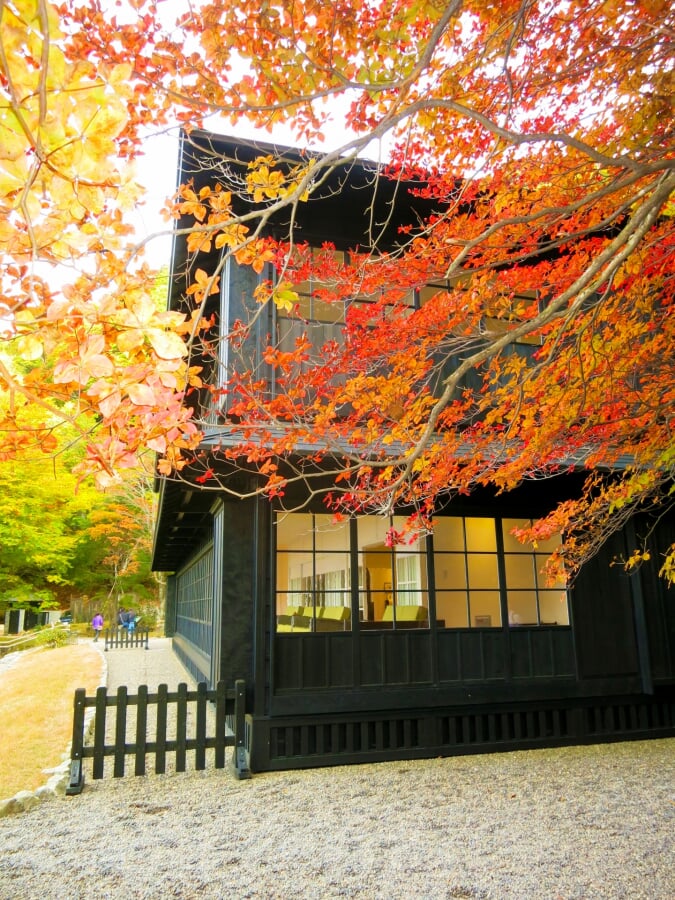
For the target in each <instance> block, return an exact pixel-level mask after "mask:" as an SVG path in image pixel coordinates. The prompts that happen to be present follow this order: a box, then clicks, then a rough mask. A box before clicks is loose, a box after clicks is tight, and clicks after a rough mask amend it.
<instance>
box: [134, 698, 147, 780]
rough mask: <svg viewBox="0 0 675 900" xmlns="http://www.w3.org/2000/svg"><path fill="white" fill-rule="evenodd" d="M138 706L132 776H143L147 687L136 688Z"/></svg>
mask: <svg viewBox="0 0 675 900" xmlns="http://www.w3.org/2000/svg"><path fill="white" fill-rule="evenodd" d="M137 703H138V706H137V707H136V763H135V766H134V775H145V754H146V747H147V742H148V738H147V729H148V686H147V684H142V685H141V686H140V687H139V688H138V699H137Z"/></svg>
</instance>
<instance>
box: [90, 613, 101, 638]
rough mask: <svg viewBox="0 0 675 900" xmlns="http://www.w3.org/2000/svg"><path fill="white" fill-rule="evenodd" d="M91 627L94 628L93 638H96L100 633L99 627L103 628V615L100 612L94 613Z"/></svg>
mask: <svg viewBox="0 0 675 900" xmlns="http://www.w3.org/2000/svg"><path fill="white" fill-rule="evenodd" d="M91 627H92V628H93V629H94V640H95V641H97V640H98V636H99V634H100V633H101V629H102V628H103V616H102V615H101V613H100V612H99V613H96V615H95V616H94V618H93V619H92V620H91Z"/></svg>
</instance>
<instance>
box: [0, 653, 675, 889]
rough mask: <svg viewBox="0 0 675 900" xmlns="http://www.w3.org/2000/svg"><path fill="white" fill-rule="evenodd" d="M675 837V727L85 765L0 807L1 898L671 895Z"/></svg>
mask: <svg viewBox="0 0 675 900" xmlns="http://www.w3.org/2000/svg"><path fill="white" fill-rule="evenodd" d="M141 652H142V651H127V653H128V654H131V653H136V654H138V653H141ZM151 653H152V651H147V656H146V657H145V659H143V657H141V660H139V665H143V666H145V667H146V676H145V677H147V678H149V681H148V683H150V684H152V677H151V676H152V672H151V671H150V669H148V667H150V668H152V665H153V663H154V661H153V660H151V659H150V656H151ZM106 656H107V657H109V659H108V666H109V668H108V678H109V683H111V682H113V681H114V680H115V678H116V677H117V676H116V675H115V669H116V667H117V665H118V662H119V663H120V665H122V667H123V668H126V673H127V681H128V683H132V681H131V680H130V674H129V664H130V661H131V657H130V655H127V656H125V657H124V658H122V657H121V656H117V655H116V654H113V653H110V654H106ZM121 660H123V663H122V662H120V661H121ZM181 668H182V667H179V669H177V670H176V675H177V676H179V675H180V671H181ZM182 671H183V677H180V678H179V680H188V679H187V678H186V677H184V676H185V673H184V670H182ZM674 850H675V740H657V741H645V742H634V743H621V744H611V745H601V746H588V747H572V748H563V749H556V750H538V751H525V752H518V753H506V754H492V755H484V756H465V757H455V758H451V759H433V760H423V761H415V762H396V763H383V764H376V765H362V766H349V767H340V768H330V769H314V770H306V771H294V772H280V773H265V774H259V775H255V776H254V777H253V779H252V780H250V781H236V780H235V779H234V778H233V777H232V776H231V775H230V774H229V773H228V772H221V771H215V770H213V769H211V770H207V771H205V772H190V773H187V774H175V773H173V774H167V775H149V776H146V777H142V778H136V777H133V776H130V777H127V778H124V779H112V778H108V779H104V780H102V781H96V782H94V781H92V780H91V779H88V780H87V785H86V787H85V791H84V793H83V794H81V795H80V796H76V797H71V798H66V799H58V798H55V799H52V800H49V801H45V802H43V803H41V804H40V805H39V806H35V807H33V808H32V809H29V810H27V811H26V812H23V813H21V814H19V815H15V816H10V817H8V818H5V819H2V820H0V898H2V900H10V898H11V900H50V898H54V900H64V898H73V900H86V898H92V900H98V898H108V897H110V898H115V900H127V898H129V900H132V898H168V897H175V898H185V900H187V898H226V897H227V898H234V900H238V898H270V900H271V898H283V900H285V898H298V897H299V898H312V900H324V898H333V897H353V898H368V900H371V898H372V900H398V898H400V900H407V898H411V897H415V896H419V897H422V898H499V900H501V898H528V900H529V898H532V900H536V898H547V900H549V898H550V900H571V898H584V900H586V898H627V900H628V898H630V900H639V898H645V900H666V898H667V900H672V898H673V897H674V896H675V853H674Z"/></svg>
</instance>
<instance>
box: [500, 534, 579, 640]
mask: <svg viewBox="0 0 675 900" xmlns="http://www.w3.org/2000/svg"><path fill="white" fill-rule="evenodd" d="M529 524H530V520H529V519H503V520H502V532H503V540H504V571H505V573H506V598H507V605H508V611H509V625H513V626H517V625H569V622H570V618H569V607H568V602H567V590H566V587H565V584H564V582H559V583H558V584H553V585H547V584H546V579H545V578H544V576H543V574H542V569H543V567H544V564H545V563H546V559H547V558H548V557H549V556H550V555H551V553H553V551H554V550H556V549H557V548H558V547H559V546H560V536H559V535H556V536H555V537H553V538H551V539H550V540H548V541H542V542H540V543H539V544H538V545H537V549H536V550H535V551H533V550H531V549H530V548H529V547H527V546H524V545H523V544H521V543H520V541H518V540H517V539H516V538H515V537H514V536H513V534H512V533H511V532H512V531H513V529H514V528H523V527H525V526H526V525H529Z"/></svg>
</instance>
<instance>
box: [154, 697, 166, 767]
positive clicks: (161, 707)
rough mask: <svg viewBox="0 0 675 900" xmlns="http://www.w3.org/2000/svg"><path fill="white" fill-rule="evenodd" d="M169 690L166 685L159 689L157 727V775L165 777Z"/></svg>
mask: <svg viewBox="0 0 675 900" xmlns="http://www.w3.org/2000/svg"><path fill="white" fill-rule="evenodd" d="M168 693H169V688H168V687H167V686H166V685H165V684H160V686H159V688H158V689H157V725H156V731H155V734H156V738H155V741H156V747H157V750H156V755H155V774H156V775H163V774H164V773H165V772H166V715H167V706H168V701H167V695H168Z"/></svg>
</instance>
